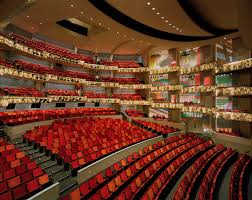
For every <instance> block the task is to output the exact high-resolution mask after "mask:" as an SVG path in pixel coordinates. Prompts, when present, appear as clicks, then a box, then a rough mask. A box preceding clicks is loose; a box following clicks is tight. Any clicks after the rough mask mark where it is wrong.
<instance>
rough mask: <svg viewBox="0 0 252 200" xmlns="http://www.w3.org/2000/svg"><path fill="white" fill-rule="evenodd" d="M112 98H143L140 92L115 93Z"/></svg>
mask: <svg viewBox="0 0 252 200" xmlns="http://www.w3.org/2000/svg"><path fill="white" fill-rule="evenodd" d="M112 98H115V99H121V100H143V97H142V96H141V95H140V94H113V95H112Z"/></svg>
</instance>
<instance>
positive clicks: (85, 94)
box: [83, 92, 109, 98]
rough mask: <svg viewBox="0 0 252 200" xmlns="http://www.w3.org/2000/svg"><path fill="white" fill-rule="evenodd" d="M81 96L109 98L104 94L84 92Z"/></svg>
mask: <svg viewBox="0 0 252 200" xmlns="http://www.w3.org/2000/svg"><path fill="white" fill-rule="evenodd" d="M83 96H86V97H87V98H109V97H108V95H107V94H105V93H95V92H84V94H83Z"/></svg>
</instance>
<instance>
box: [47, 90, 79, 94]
mask: <svg viewBox="0 0 252 200" xmlns="http://www.w3.org/2000/svg"><path fill="white" fill-rule="evenodd" d="M45 93H46V94H47V95H52V96H79V94H78V93H77V92H76V91H72V90H52V89H47V90H45Z"/></svg>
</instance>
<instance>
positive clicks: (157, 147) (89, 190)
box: [64, 135, 188, 199]
mask: <svg viewBox="0 0 252 200" xmlns="http://www.w3.org/2000/svg"><path fill="white" fill-rule="evenodd" d="M186 142H188V139H187V135H184V136H175V137H171V138H170V139H169V140H163V141H162V142H158V143H156V144H153V145H150V146H148V147H145V148H144V149H141V150H139V151H138V152H135V153H132V154H131V155H129V156H127V158H125V159H122V160H121V161H120V162H118V163H114V164H113V165H112V166H110V167H108V168H106V169H105V170H104V171H102V172H100V173H98V174H96V175H95V176H94V177H92V178H90V179H89V180H88V181H86V182H84V183H83V184H81V186H80V188H79V189H77V190H76V191H74V192H72V193H71V194H69V195H67V196H66V197H64V199H69V198H70V197H72V199H74V198H75V196H76V195H77V196H78V197H81V198H85V199H89V198H90V197H91V196H92V195H93V194H94V193H95V192H96V191H97V190H98V189H99V188H102V187H103V186H105V185H106V184H107V183H108V182H110V181H111V180H112V179H113V178H115V177H116V176H117V175H119V174H121V176H123V177H125V179H126V178H127V177H128V178H130V177H131V176H132V175H133V174H132V171H133V173H134V172H135V171H136V169H139V166H140V165H144V160H146V161H145V162H146V163H147V160H149V161H151V160H153V159H154V158H155V157H157V156H159V155H160V154H161V152H164V150H165V151H168V149H170V148H175V147H176V146H179V145H182V144H185V143H186ZM76 199H78V198H77V197H76Z"/></svg>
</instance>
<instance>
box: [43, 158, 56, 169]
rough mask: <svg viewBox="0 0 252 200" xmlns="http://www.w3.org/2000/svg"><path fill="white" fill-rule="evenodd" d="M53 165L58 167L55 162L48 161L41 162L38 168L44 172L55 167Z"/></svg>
mask: <svg viewBox="0 0 252 200" xmlns="http://www.w3.org/2000/svg"><path fill="white" fill-rule="evenodd" d="M55 165H58V163H57V161H55V160H48V161H47V162H43V163H42V164H40V167H41V168H42V169H43V170H45V169H47V168H49V167H52V166H55Z"/></svg>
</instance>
